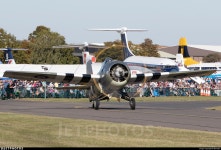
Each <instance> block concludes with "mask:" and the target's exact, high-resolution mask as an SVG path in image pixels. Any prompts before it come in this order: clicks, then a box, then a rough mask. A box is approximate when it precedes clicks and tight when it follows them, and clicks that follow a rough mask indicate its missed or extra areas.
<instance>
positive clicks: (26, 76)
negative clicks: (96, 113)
mask: <svg viewBox="0 0 221 150" xmlns="http://www.w3.org/2000/svg"><path fill="white" fill-rule="evenodd" d="M215 71H216V70H195V71H182V72H161V73H144V74H132V75H131V77H130V79H129V81H128V84H134V83H143V82H148V81H166V80H175V79H180V78H187V77H194V76H208V75H210V74H212V73H214V72H215ZM3 76H4V77H10V78H15V79H20V80H39V81H49V82H59V83H71V84H78V85H88V86H89V85H91V84H93V83H94V80H99V79H100V78H101V76H100V75H96V74H73V73H56V72H31V71H12V70H7V71H5V72H4V75H3Z"/></svg>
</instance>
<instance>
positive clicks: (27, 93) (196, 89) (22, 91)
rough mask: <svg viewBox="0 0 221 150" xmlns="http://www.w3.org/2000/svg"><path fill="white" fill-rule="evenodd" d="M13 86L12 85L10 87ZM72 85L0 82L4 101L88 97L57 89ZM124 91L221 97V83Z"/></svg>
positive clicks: (149, 86) (160, 84)
mask: <svg viewBox="0 0 221 150" xmlns="http://www.w3.org/2000/svg"><path fill="white" fill-rule="evenodd" d="M10 85H13V86H10ZM65 86H71V85H69V84H58V83H46V82H40V81H20V80H18V81H17V80H15V81H2V80H1V81H0V96H1V99H10V98H87V97H88V91H87V90H79V89H62V90H58V89H57V88H56V87H65ZM125 90H126V91H127V92H128V93H129V95H130V96H133V97H149V96H154V97H158V96H221V82H220V83H213V82H206V83H205V84H202V85H197V84H195V83H188V82H187V81H175V82H173V83H171V82H167V81H166V82H148V83H145V84H133V85H128V86H127V87H126V88H125Z"/></svg>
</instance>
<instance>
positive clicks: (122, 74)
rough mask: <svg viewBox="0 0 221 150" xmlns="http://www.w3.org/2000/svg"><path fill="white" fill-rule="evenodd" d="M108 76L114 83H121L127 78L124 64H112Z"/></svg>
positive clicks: (126, 69)
mask: <svg viewBox="0 0 221 150" xmlns="http://www.w3.org/2000/svg"><path fill="white" fill-rule="evenodd" d="M110 76H111V78H112V79H113V80H114V81H116V82H123V81H125V80H127V78H128V76H129V70H128V68H127V67H126V66H125V65H124V64H119V63H117V64H114V65H113V66H112V67H111V68H110Z"/></svg>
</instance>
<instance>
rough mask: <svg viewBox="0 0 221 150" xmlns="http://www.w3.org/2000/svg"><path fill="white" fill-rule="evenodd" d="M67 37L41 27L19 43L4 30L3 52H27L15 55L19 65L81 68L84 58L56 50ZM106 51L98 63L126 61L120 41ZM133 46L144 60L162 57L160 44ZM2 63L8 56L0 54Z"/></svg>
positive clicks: (108, 45)
mask: <svg viewBox="0 0 221 150" xmlns="http://www.w3.org/2000/svg"><path fill="white" fill-rule="evenodd" d="M65 44H67V43H66V42H65V37H64V36H62V35H60V34H59V33H57V32H53V31H51V29H50V28H48V27H45V26H37V27H36V29H35V30H34V31H33V32H32V33H30V34H29V36H28V39H27V40H16V37H15V36H14V35H12V34H10V33H7V32H6V31H5V30H4V29H2V28H0V48H6V47H9V48H25V49H27V50H26V51H12V53H13V56H14V59H15V61H16V63H18V64H23V63H25V64H79V63H80V58H79V57H77V56H74V55H73V54H72V53H73V52H74V50H75V48H65V49H64V48H63V49H54V48H52V47H53V46H58V45H65ZM104 44H105V48H104V49H100V50H99V51H97V52H95V56H96V57H97V61H99V62H101V61H103V60H104V59H105V58H106V57H110V58H112V59H117V60H123V51H122V44H121V41H120V40H116V41H111V42H105V43H104ZM129 46H130V47H131V49H132V50H133V52H134V54H136V55H142V56H155V57H159V54H158V51H157V47H158V45H157V44H153V42H152V40H151V39H145V40H144V42H143V43H141V44H133V43H132V42H131V41H129ZM0 60H1V61H2V62H3V63H4V53H3V52H0Z"/></svg>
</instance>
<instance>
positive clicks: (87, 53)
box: [82, 51, 96, 64]
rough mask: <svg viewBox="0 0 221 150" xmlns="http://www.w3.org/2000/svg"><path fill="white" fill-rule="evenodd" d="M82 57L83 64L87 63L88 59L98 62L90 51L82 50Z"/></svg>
mask: <svg viewBox="0 0 221 150" xmlns="http://www.w3.org/2000/svg"><path fill="white" fill-rule="evenodd" d="M82 59H83V64H86V63H87V61H89V60H91V61H92V63H95V62H96V57H95V56H93V55H90V54H89V52H88V51H85V52H82Z"/></svg>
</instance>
